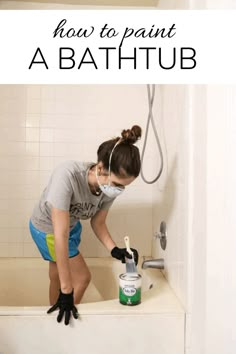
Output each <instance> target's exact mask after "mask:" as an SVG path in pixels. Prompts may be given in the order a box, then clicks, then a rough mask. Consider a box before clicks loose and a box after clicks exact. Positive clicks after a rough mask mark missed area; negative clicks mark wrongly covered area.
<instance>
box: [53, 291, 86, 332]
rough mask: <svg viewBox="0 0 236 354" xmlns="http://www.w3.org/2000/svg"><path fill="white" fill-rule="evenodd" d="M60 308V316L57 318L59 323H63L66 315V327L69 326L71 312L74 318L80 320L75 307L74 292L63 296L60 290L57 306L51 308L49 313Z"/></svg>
mask: <svg viewBox="0 0 236 354" xmlns="http://www.w3.org/2000/svg"><path fill="white" fill-rule="evenodd" d="M58 308H59V314H58V316H57V322H61V320H62V318H63V316H64V314H65V325H68V324H69V322H70V317H71V312H72V314H73V316H74V318H76V319H77V318H78V317H79V314H78V312H77V308H76V307H75V306H74V298H73V290H72V292H71V293H70V294H63V292H62V291H61V290H60V294H59V297H58V299H57V302H56V303H55V305H53V306H52V307H50V309H49V310H48V311H47V313H51V312H53V311H55V310H57V309H58Z"/></svg>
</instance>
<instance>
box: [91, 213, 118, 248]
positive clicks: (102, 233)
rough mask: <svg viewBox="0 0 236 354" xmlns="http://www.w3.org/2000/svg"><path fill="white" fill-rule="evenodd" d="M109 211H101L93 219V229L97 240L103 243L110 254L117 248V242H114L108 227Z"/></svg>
mask: <svg viewBox="0 0 236 354" xmlns="http://www.w3.org/2000/svg"><path fill="white" fill-rule="evenodd" d="M107 214H108V210H99V211H98V212H97V213H96V214H95V215H94V216H93V217H92V218H91V226H92V229H93V231H94V233H95V235H96V236H97V238H98V239H99V240H100V241H101V242H102V244H103V245H104V246H105V247H106V248H107V250H108V251H109V252H111V250H112V249H113V248H114V247H115V246H116V245H115V242H114V241H113V240H112V238H111V235H110V233H109V231H108V229H107V226H106V217H107Z"/></svg>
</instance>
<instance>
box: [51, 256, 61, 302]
mask: <svg viewBox="0 0 236 354" xmlns="http://www.w3.org/2000/svg"><path fill="white" fill-rule="evenodd" d="M49 279H50V285H49V301H50V305H54V304H55V303H56V301H57V299H58V296H59V289H60V280H59V276H58V271H57V264H56V263H55V262H49Z"/></svg>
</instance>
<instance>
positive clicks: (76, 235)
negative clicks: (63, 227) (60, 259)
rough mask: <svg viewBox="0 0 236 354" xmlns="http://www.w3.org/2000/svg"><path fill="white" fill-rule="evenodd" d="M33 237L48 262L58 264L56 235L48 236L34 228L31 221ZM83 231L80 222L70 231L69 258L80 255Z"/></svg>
mask: <svg viewBox="0 0 236 354" xmlns="http://www.w3.org/2000/svg"><path fill="white" fill-rule="evenodd" d="M29 228H30V233H31V236H32V238H33V240H34V242H35V243H36V245H37V247H38V249H39V252H40V253H41V255H42V257H43V258H44V259H45V260H46V261H51V262H56V254H55V248H54V235H53V234H47V233H46V232H43V231H40V230H38V229H36V227H34V225H33V224H32V222H31V220H30V223H29ZM81 231H82V226H81V223H80V222H78V223H77V224H76V225H75V226H74V227H73V229H72V230H71V231H70V235H69V240H68V242H69V243H68V248H69V258H72V257H75V256H77V255H78V254H79V250H78V247H79V244H80V234H81Z"/></svg>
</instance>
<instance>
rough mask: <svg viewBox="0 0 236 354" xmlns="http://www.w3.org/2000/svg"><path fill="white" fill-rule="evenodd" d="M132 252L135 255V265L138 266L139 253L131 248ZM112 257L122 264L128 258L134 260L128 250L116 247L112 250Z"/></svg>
mask: <svg viewBox="0 0 236 354" xmlns="http://www.w3.org/2000/svg"><path fill="white" fill-rule="evenodd" d="M131 251H132V252H133V253H134V261H135V264H136V265H137V264H138V251H137V250H135V249H134V248H131ZM111 255H112V257H113V258H116V259H119V260H120V261H121V262H122V263H125V257H126V258H130V259H131V258H132V256H131V254H129V252H128V251H127V250H126V248H118V247H114V248H113V249H112V250H111Z"/></svg>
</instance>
